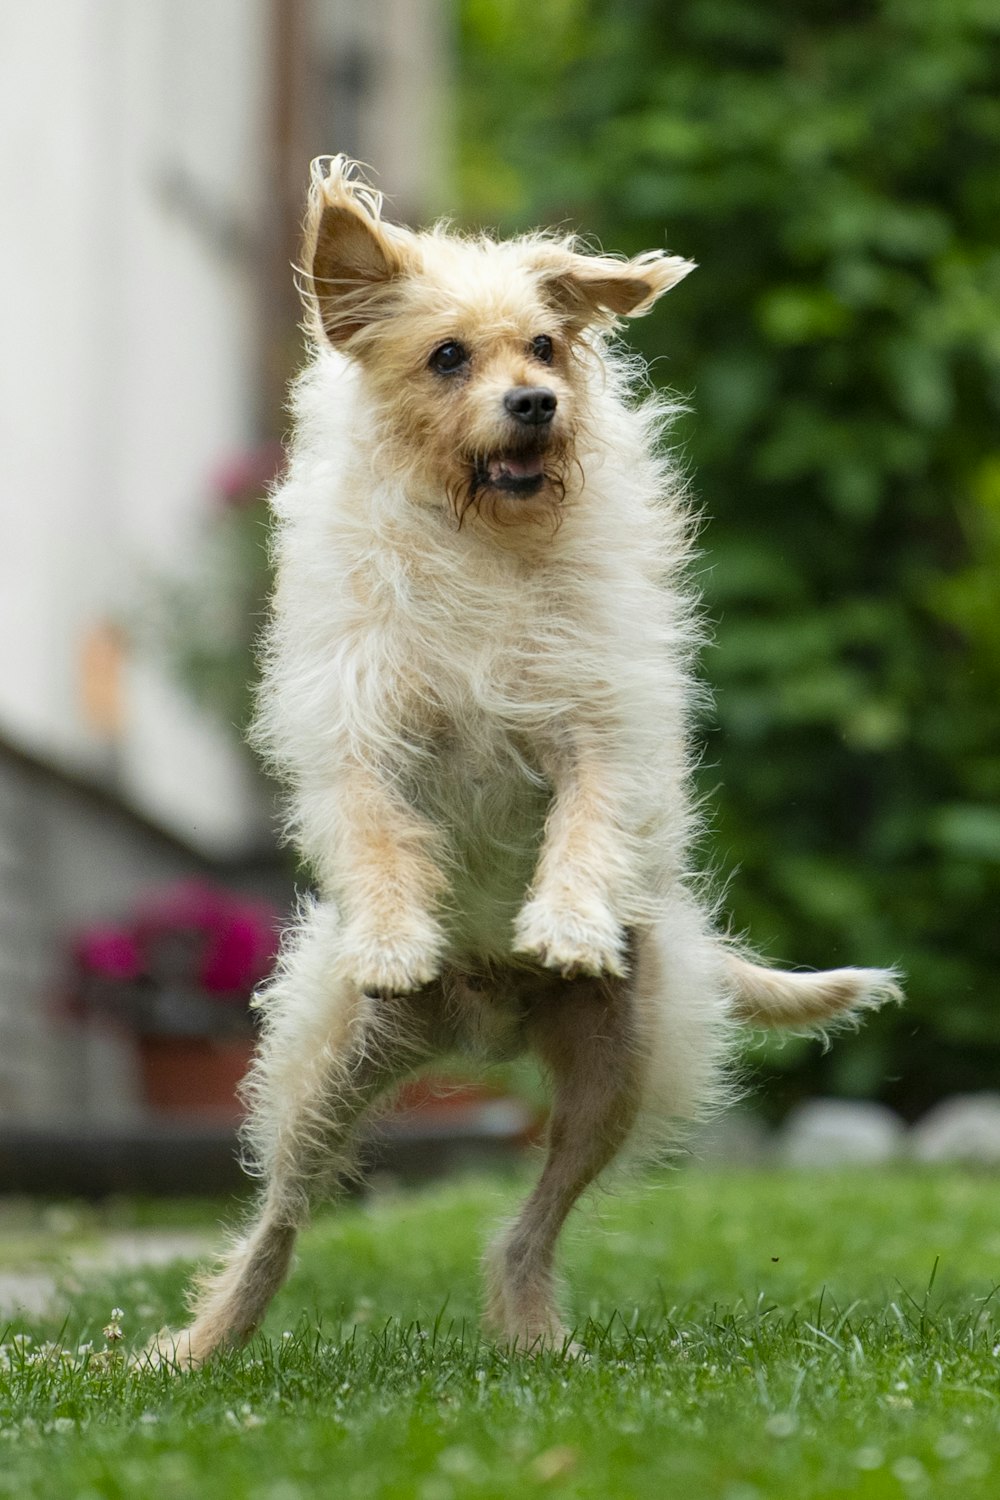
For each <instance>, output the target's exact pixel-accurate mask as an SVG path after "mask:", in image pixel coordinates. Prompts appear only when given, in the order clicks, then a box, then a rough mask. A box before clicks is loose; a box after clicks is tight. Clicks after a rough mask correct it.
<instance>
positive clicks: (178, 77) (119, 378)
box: [0, 0, 268, 850]
mask: <svg viewBox="0 0 1000 1500" xmlns="http://www.w3.org/2000/svg"><path fill="white" fill-rule="evenodd" d="M266 12H267V7H266V4H265V0H210V3H209V0H31V3H30V4H25V3H24V0H0V139H2V140H3V142H4V148H3V168H2V171H3V183H4V186H3V193H2V195H0V285H2V287H3V294H2V297H0V528H2V529H0V546H2V557H3V562H2V564H0V570H2V571H0V733H4V734H6V735H8V736H10V737H11V738H12V739H14V740H15V741H16V742H17V743H19V744H20V745H22V746H24V747H26V748H28V749H29V750H32V751H35V752H37V753H39V754H41V755H43V756H47V757H49V758H54V759H57V760H62V761H65V762H68V763H70V764H72V765H73V766H75V767H77V768H83V769H90V770H92V771H94V772H95V773H100V772H101V771H102V770H103V769H104V768H106V767H107V765H108V764H109V747H108V745H107V743H105V742H104V741H102V739H101V736H100V735H99V734H98V733H97V732H95V729H94V727H93V726H92V725H90V724H88V723H87V721H86V718H85V716H84V714H83V712H82V709H81V703H80V666H79V656H80V650H81V645H82V642H83V640H84V639H85V637H86V635H87V633H88V632H89V631H90V630H91V629H92V627H93V626H95V625H96V624H98V623H99V622H100V621H102V620H105V619H111V620H116V619H121V618H127V617H128V616H129V615H130V614H131V612H132V611H133V609H134V608H135V605H136V597H135V591H136V580H137V579H138V578H141V577H142V576H143V574H144V573H145V572H147V571H148V570H149V569H150V567H155V568H158V569H160V570H164V569H165V570H168V571H170V570H174V569H176V568H178V567H181V566H183V559H184V557H185V555H186V554H187V553H189V552H190V550H191V549H192V547H194V546H196V544H197V537H198V525H199V521H200V520H201V518H202V517H203V516H204V515H205V513H206V511H207V509H208V507H209V506H210V504H211V498H210V496H209V493H208V490H209V477H210V475H211V473H212V471H213V470H214V469H215V468H216V467H217V465H218V464H219V462H220V461H221V460H224V459H225V458H227V457H228V456H230V455H231V454H232V453H233V452H235V451H238V450H239V449H241V448H242V447H244V446H245V445H246V444H247V443H248V441H250V440H251V438H252V436H253V419H254V410H253V405H254V400H255V396H256V380H257V375H258V355H259V351H258V347H257V336H258V334H257V330H258V317H257V310H256V308H255V305H254V292H255V282H254V266H253V255H252V240H253V236H254V234H256V233H257V232H258V228H259V222H260V218H261V206H262V194H263V191H264V184H263V180H262V178H263V165H264V162H265V160H266V157H265V153H266V149H267V142H266V138H265V133H266V129H267V88H268V75H267V67H268V63H267V52H266V42H267V38H266V35H265V31H264V23H265V20H266ZM151 673H152V676H153V678H154V679H156V677H157V673H156V670H155V669H154V668H152V667H151V666H150V665H149V664H148V663H146V664H143V663H138V664H137V663H133V664H132V666H131V667H130V669H129V671H128V672H127V673H126V674H125V677H124V680H123V690H124V694H125V705H124V706H125V713H124V725H123V728H122V731H121V735H120V738H119V742H118V744H117V745H116V746H115V747H114V758H115V760H116V762H117V765H118V774H119V776H120V779H121V783H122V787H123V790H124V791H125V793H126V794H127V795H128V796H129V797H131V799H132V800H134V801H135V802H136V803H138V804H139V805H140V806H143V807H145V808H146V809H148V810H149V811H151V812H153V813H154V815H155V816H157V817H158V818H159V819H161V820H162V821H163V822H164V823H166V824H167V825H168V826H171V827H173V828H175V829H176V830H177V831H178V832H181V833H183V834H184V835H186V836H189V837H192V838H194V839H195V841H196V842H199V843H201V844H202V845H203V846H205V847H207V848H213V849H220V850H223V849H227V848H231V847H234V846H238V845H239V843H240V842H241V841H242V840H243V839H244V838H245V836H246V834H247V831H248V830H249V829H252V828H253V827H255V826H256V823H257V821H258V819H259V816H260V814H259V810H258V809H257V807H256V802H255V793H254V790H253V788H252V784H250V783H249V782H248V781H246V780H244V779H243V778H242V768H241V755H240V751H239V749H238V747H237V746H236V745H235V744H234V743H231V742H230V741H229V739H228V737H227V736H226V734H225V732H224V731H221V730H218V729H217V728H216V726H215V725H214V724H213V723H212V722H211V721H210V720H207V719H205V718H203V717H202V716H200V715H198V714H196V713H195V712H194V710H193V709H191V708H190V706H189V705H188V703H187V701H186V699H185V697H184V695H183V694H182V693H179V692H176V691H174V690H173V689H172V688H171V686H170V685H169V683H166V682H163V681H159V680H154V681H153V682H152V685H151V683H150V674H151ZM130 684H131V685H130ZM135 684H138V685H139V686H135ZM209 768H211V771H210V772H209Z"/></svg>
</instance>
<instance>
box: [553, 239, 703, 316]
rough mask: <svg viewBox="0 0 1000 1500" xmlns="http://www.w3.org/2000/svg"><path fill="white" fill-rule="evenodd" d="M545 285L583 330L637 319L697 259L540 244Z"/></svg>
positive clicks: (663, 253)
mask: <svg viewBox="0 0 1000 1500" xmlns="http://www.w3.org/2000/svg"><path fill="white" fill-rule="evenodd" d="M539 249H540V251H541V254H540V257H539V258H540V262H541V263H540V265H539V270H540V272H541V280H542V288H543V291H544V293H545V294H546V295H547V297H548V298H549V300H550V301H551V302H552V303H553V304H554V305H555V307H556V308H557V309H558V311H559V312H561V313H562V314H563V315H564V316H565V317H566V318H567V320H568V321H569V323H570V325H571V326H576V327H579V328H583V327H586V326H587V325H588V324H597V325H601V324H603V325H605V326H607V325H610V324H613V323H614V322H615V321H616V319H618V318H638V317H641V316H642V315H643V313H647V312H649V310H650V308H651V307H652V306H653V304H654V302H656V301H657V299H658V298H660V297H662V296H663V293H664V292H668V291H669V290H670V288H671V287H672V286H676V285H677V283H678V282H679V281H682V280H683V279H684V277H685V276H687V275H688V273H689V272H691V271H693V270H694V269H695V263H694V261H693V260H684V259H683V258H682V257H681V256H679V255H667V253H666V252H665V251H663V250H647V251H646V253H645V254H644V255H636V256H634V257H633V259H632V260H615V259H614V258H613V257H611V256H606V255H579V254H577V253H576V252H575V251H572V250H563V249H561V248H560V247H558V246H556V245H551V246H544V247H539Z"/></svg>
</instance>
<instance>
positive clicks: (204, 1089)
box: [138, 1036, 254, 1124]
mask: <svg viewBox="0 0 1000 1500" xmlns="http://www.w3.org/2000/svg"><path fill="white" fill-rule="evenodd" d="M138 1042H139V1066H140V1070H141V1074H142V1081H143V1086H144V1091H145V1097H146V1102H147V1104H148V1105H149V1107H150V1109H151V1110H153V1111H154V1112H155V1113H156V1114H158V1115H167V1116H170V1117H171V1118H172V1119H178V1118H186V1119H190V1120H213V1121H215V1122H217V1123H219V1124H237V1123H238V1122H239V1121H240V1120H241V1119H242V1118H243V1113H244V1111H243V1106H242V1105H241V1104H240V1102H239V1100H238V1099H237V1097H236V1086H237V1084H238V1083H239V1082H240V1080H241V1078H242V1077H243V1075H244V1074H245V1073H246V1070H247V1068H248V1067H249V1065H250V1058H251V1056H252V1055H253V1047H254V1043H253V1038H252V1037H227V1038H215V1037H204V1036H140V1037H139V1038H138Z"/></svg>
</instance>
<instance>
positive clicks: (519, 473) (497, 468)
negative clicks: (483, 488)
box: [487, 453, 544, 484]
mask: <svg viewBox="0 0 1000 1500" xmlns="http://www.w3.org/2000/svg"><path fill="white" fill-rule="evenodd" d="M543 472H544V468H543V465H542V456H541V454H540V453H528V454H525V455H524V457H523V458H514V457H504V458H491V459H490V461H489V464H488V466H487V473H488V475H489V478H490V483H491V484H496V483H497V481H498V480H502V479H537V478H538V476H539V475H540V474H542V473H543Z"/></svg>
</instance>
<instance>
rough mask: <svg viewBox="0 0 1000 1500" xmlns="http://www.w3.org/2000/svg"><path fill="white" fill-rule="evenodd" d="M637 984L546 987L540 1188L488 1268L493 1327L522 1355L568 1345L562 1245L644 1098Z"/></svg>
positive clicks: (541, 1014) (536, 1019)
mask: <svg viewBox="0 0 1000 1500" xmlns="http://www.w3.org/2000/svg"><path fill="white" fill-rule="evenodd" d="M635 1022H636V1016H635V1009H634V1003H633V995H632V986H631V981H629V980H628V979H609V978H605V979H578V980H567V981H563V982H559V981H555V982H553V983H552V984H551V985H550V986H549V985H547V986H546V987H545V989H544V992H543V993H542V994H541V995H540V997H539V998H538V1000H537V1002H536V1003H535V1004H534V1006H533V1009H532V1012H531V1015H530V1018H529V1021H528V1034H529V1039H530V1041H531V1043H532V1045H533V1046H534V1048H535V1050H536V1051H537V1052H538V1054H539V1056H540V1057H541V1059H542V1061H543V1062H544V1064H545V1066H546V1067H547V1069H548V1071H549V1073H550V1074H551V1076H552V1082H553V1104H552V1113H551V1116H550V1120H549V1131H548V1149H547V1155H546V1160H545V1165H544V1167H543V1169H542V1173H541V1176H540V1177H539V1180H538V1183H537V1185H536V1187H535V1189H534V1191H533V1192H532V1194H531V1196H530V1198H529V1199H528V1201H527V1203H526V1204H525V1206H524V1208H523V1210H522V1211H521V1213H520V1215H519V1216H518V1218H517V1219H516V1220H515V1221H514V1223H513V1224H512V1225H511V1226H510V1227H509V1228H508V1229H507V1230H506V1231H505V1232H504V1233H503V1234H501V1235H500V1237H499V1238H498V1239H497V1240H496V1242H495V1243H494V1244H493V1246H492V1247H491V1249H490V1251H489V1253H488V1256H487V1262H486V1274H487V1305H486V1321H487V1324H488V1325H489V1326H490V1328H491V1329H492V1330H493V1331H494V1332H495V1333H497V1334H498V1335H499V1336H501V1337H503V1338H504V1339H506V1340H508V1341H510V1342H511V1343H512V1344H515V1345H516V1346H517V1347H518V1348H520V1349H522V1350H532V1349H537V1348H539V1347H544V1346H548V1347H555V1348H560V1347H563V1346H565V1345H567V1344H568V1339H569V1335H568V1333H567V1331H566V1330H565V1329H564V1327H563V1324H562V1321H561V1319H560V1317H559V1312H558V1308H557V1305H556V1289H555V1277H554V1273H553V1259H554V1255H555V1246H556V1240H557V1238H558V1236H559V1232H560V1230H561V1229H562V1226H563V1223H564V1222H565V1219H566V1216H567V1214H568V1213H569V1211H570V1209H571V1208H572V1207H573V1204H574V1203H575V1202H576V1200H577V1198H579V1196H580V1194H581V1193H582V1192H583V1191H584V1189H585V1188H587V1187H588V1186H589V1185H590V1183H592V1182H593V1181H594V1179H595V1178H596V1177H597V1175H598V1173H599V1172H601V1170H602V1169H603V1168H604V1167H605V1166H607V1165H608V1163H609V1162H610V1161H611V1160H612V1159H613V1157H614V1156H615V1155H616V1154H617V1153H618V1151H619V1150H620V1149H621V1147H622V1146H623V1145H624V1143H625V1141H626V1139H627V1138H628V1136H629V1133H630V1132H631V1130H632V1127H633V1125H634V1123H635V1120H636V1116H637V1113H638V1109H639V1102H640V1094H641V1082H642V1075H641V1065H640V1058H639V1052H638V1048H637V1045H636V1043H637V1036H636V1024H635Z"/></svg>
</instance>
